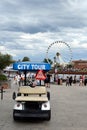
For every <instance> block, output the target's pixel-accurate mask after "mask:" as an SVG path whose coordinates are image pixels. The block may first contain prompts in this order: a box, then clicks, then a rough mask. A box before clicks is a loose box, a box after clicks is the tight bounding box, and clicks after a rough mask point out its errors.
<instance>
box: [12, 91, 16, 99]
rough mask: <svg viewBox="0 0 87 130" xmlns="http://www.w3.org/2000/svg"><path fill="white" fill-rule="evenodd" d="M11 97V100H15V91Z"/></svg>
mask: <svg viewBox="0 0 87 130" xmlns="http://www.w3.org/2000/svg"><path fill="white" fill-rule="evenodd" d="M12 98H13V100H15V98H16V93H15V92H13V95H12Z"/></svg>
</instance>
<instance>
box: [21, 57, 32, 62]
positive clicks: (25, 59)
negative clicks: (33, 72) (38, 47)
mask: <svg viewBox="0 0 87 130" xmlns="http://www.w3.org/2000/svg"><path fill="white" fill-rule="evenodd" d="M22 61H30V58H29V57H27V56H25V57H24V58H23V60H22Z"/></svg>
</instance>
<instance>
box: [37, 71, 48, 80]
mask: <svg viewBox="0 0 87 130" xmlns="http://www.w3.org/2000/svg"><path fill="white" fill-rule="evenodd" d="M35 78H36V79H39V80H45V79H46V75H45V73H44V72H43V70H38V71H37V73H36V76H35Z"/></svg>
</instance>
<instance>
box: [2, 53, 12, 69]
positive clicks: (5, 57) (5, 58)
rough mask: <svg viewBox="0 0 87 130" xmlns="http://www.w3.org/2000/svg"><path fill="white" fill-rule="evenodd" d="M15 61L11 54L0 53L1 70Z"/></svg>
mask: <svg viewBox="0 0 87 130" xmlns="http://www.w3.org/2000/svg"><path fill="white" fill-rule="evenodd" d="M13 62H14V61H13V60H12V56H11V55H9V54H1V53H0V70H3V69H4V68H5V67H6V66H9V65H10V64H12V63H13Z"/></svg>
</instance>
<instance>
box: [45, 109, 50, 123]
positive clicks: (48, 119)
mask: <svg viewBox="0 0 87 130" xmlns="http://www.w3.org/2000/svg"><path fill="white" fill-rule="evenodd" d="M46 120H47V121H50V120H51V110H50V111H49V113H48V117H47V118H46Z"/></svg>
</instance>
